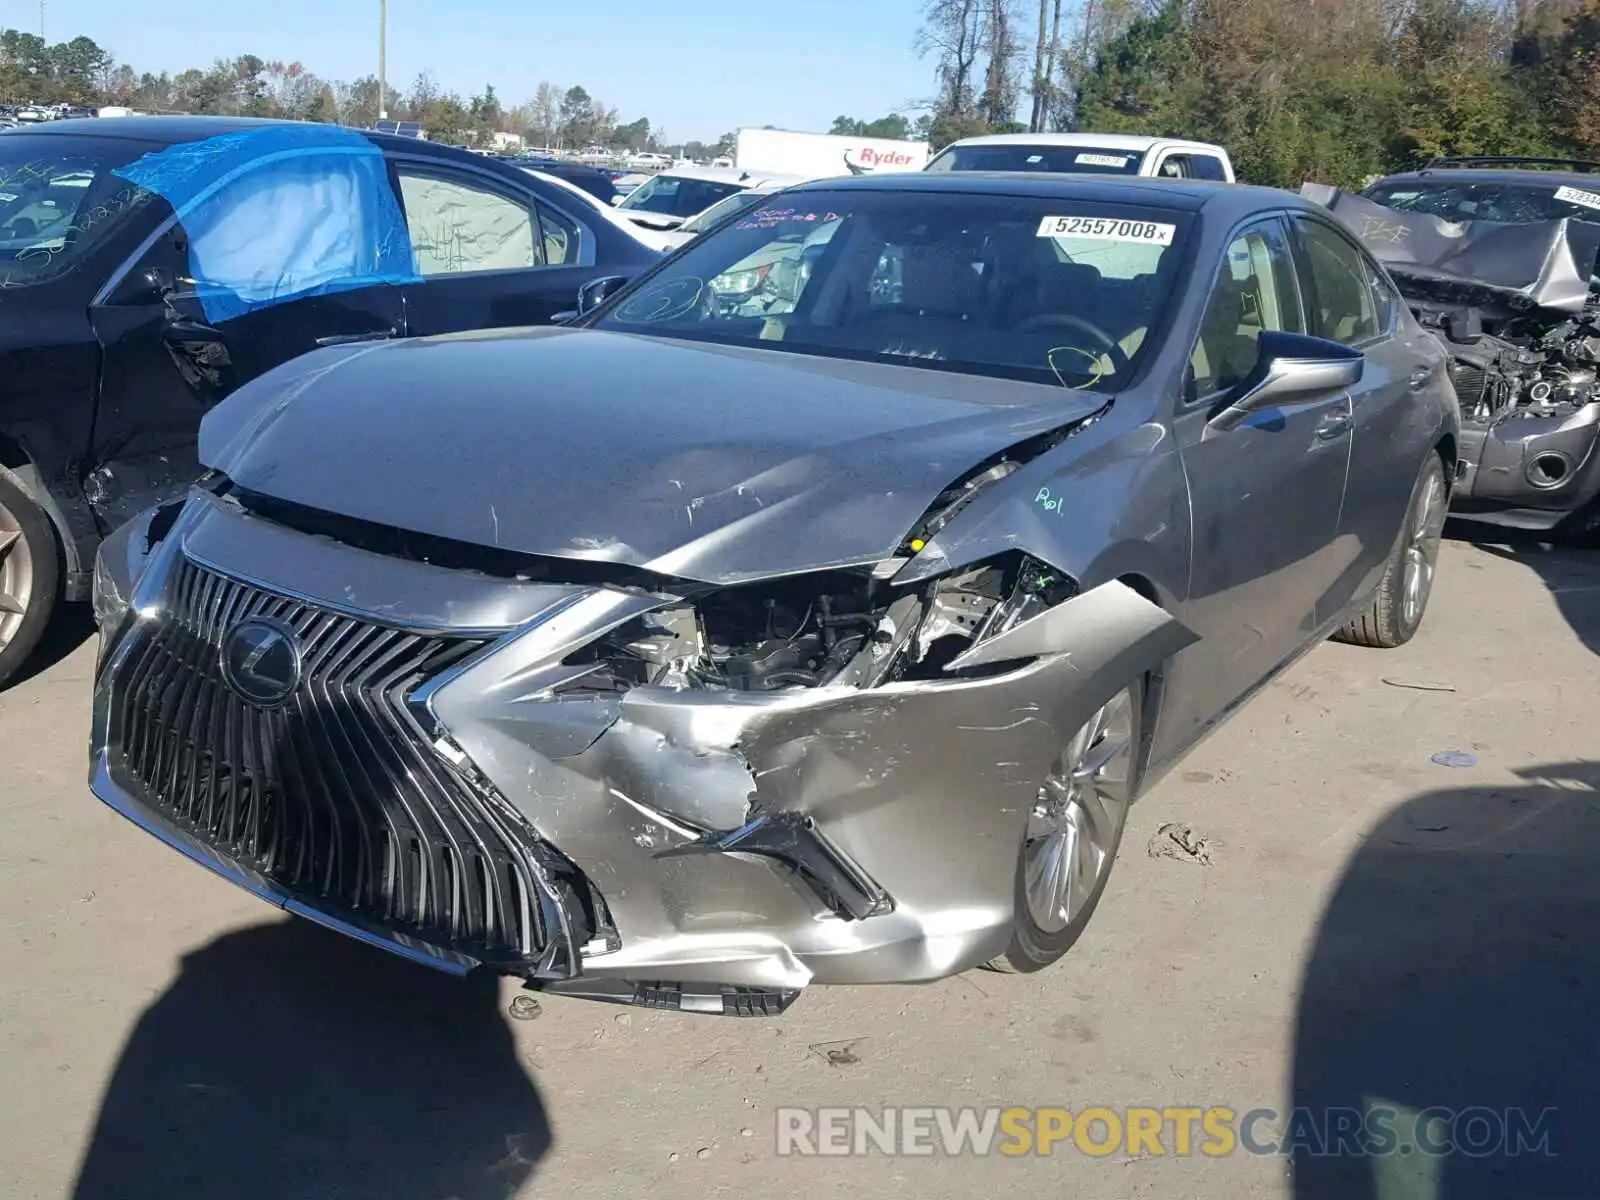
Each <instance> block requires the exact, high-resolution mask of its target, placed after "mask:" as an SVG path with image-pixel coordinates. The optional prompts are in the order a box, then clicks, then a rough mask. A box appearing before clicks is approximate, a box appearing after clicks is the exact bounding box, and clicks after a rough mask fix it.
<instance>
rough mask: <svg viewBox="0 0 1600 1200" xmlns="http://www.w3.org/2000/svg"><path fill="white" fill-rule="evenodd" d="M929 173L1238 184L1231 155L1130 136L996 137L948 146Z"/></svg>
mask: <svg viewBox="0 0 1600 1200" xmlns="http://www.w3.org/2000/svg"><path fill="white" fill-rule="evenodd" d="M924 169H925V170H928V171H1042V172H1047V173H1050V174H1080V175H1143V176H1158V177H1166V178H1175V179H1214V180H1218V181H1220V182H1224V183H1233V182H1234V175H1233V163H1232V161H1231V160H1230V159H1229V158H1228V152H1227V151H1226V150H1224V149H1223V148H1222V147H1221V146H1214V145H1212V144H1211V143H1210V142H1190V141H1183V140H1181V139H1178V138H1155V137H1140V136H1134V135H1132V134H1126V133H996V134H990V135H988V136H986V137H974V138H965V139H963V140H961V141H959V142H952V143H950V145H948V146H946V147H945V148H944V149H943V150H941V151H940V152H939V153H938V154H937V155H935V156H934V158H933V161H932V162H930V163H929V164H928V165H927V167H926V168H924Z"/></svg>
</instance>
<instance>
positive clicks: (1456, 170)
mask: <svg viewBox="0 0 1600 1200" xmlns="http://www.w3.org/2000/svg"><path fill="white" fill-rule="evenodd" d="M1413 182H1414V183H1547V184H1549V185H1550V186H1552V187H1561V186H1562V185H1564V184H1565V185H1567V186H1570V187H1579V188H1584V189H1586V190H1588V191H1591V192H1593V191H1600V174H1597V173H1595V172H1593V171H1552V170H1549V169H1547V168H1545V167H1522V168H1517V167H1431V168H1429V167H1424V168H1423V169H1422V170H1420V171H1401V172H1400V173H1399V174H1396V175H1385V176H1384V177H1383V178H1382V179H1380V180H1378V181H1377V183H1374V184H1373V185H1372V186H1373V187H1378V186H1379V185H1381V184H1385V183H1413Z"/></svg>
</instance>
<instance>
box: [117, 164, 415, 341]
mask: <svg viewBox="0 0 1600 1200" xmlns="http://www.w3.org/2000/svg"><path fill="white" fill-rule="evenodd" d="M179 226H180V229H181V234H182V236H181V237H180V236H174V237H163V238H160V239H158V240H157V242H156V244H155V245H154V246H153V247H152V248H151V250H150V251H149V252H147V253H146V255H145V257H144V259H143V260H142V262H141V263H140V265H139V270H135V271H134V272H131V273H130V278H136V277H137V276H138V274H139V272H140V270H143V269H144V268H146V267H151V266H155V267H160V268H163V269H165V270H170V271H171V272H172V273H173V275H174V277H175V280H176V282H177V284H178V294H179V296H180V297H190V298H194V299H198V300H199V302H200V304H201V306H202V308H203V310H204V313H205V316H206V318H207V319H208V320H210V321H226V320H230V319H232V318H235V317H239V316H243V315H245V314H246V313H250V312H254V311H255V310H257V309H261V308H267V307H270V306H272V305H276V304H283V303H286V302H288V301H291V300H295V299H297V298H299V297H302V296H307V295H313V294H318V293H325V292H331V291H341V290H348V289H351V288H357V287H364V286H367V285H368V284H374V283H382V282H386V281H392V280H395V279H404V278H406V277H408V276H409V275H410V274H411V263H410V261H409V259H410V256H409V255H408V254H407V252H406V246H405V228H404V221H403V219H402V217H401V214H400V210H399V206H398V205H397V204H396V203H395V200H394V192H393V189H392V188H391V187H390V185H389V177H388V171H387V168H386V166H385V164H384V162H383V160H382V159H381V158H379V157H377V156H376V155H374V156H370V157H368V156H362V155H340V154H330V155H315V154H312V155H305V156H292V157H287V158H280V159H274V160H268V161H267V162H265V163H263V164H261V165H259V166H256V167H254V168H252V169H251V170H249V171H247V172H246V173H244V174H243V175H240V176H239V177H238V178H237V179H235V180H234V181H233V182H231V183H229V184H227V185H226V186H225V187H223V188H222V189H221V190H219V191H217V192H216V193H214V194H213V195H211V196H208V197H207V198H206V199H204V200H202V201H200V202H199V203H198V204H197V205H195V206H193V207H191V208H186V209H184V210H182V211H181V212H180V213H179Z"/></svg>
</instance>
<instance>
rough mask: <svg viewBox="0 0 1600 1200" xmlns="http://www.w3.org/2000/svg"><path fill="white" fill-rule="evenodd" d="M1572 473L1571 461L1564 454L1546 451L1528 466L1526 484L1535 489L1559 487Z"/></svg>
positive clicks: (1535, 457)
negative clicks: (1531, 485)
mask: <svg viewBox="0 0 1600 1200" xmlns="http://www.w3.org/2000/svg"><path fill="white" fill-rule="evenodd" d="M1571 472H1572V461H1571V460H1570V459H1569V458H1568V457H1567V456H1566V455H1565V454H1558V453H1556V452H1555V451H1553V450H1547V451H1545V452H1544V453H1543V454H1537V455H1535V456H1534V459H1533V461H1532V462H1531V463H1529V464H1528V482H1529V483H1531V484H1533V486H1534V487H1537V488H1553V487H1559V486H1560V485H1561V484H1562V483H1564V482H1566V478H1567V476H1568V475H1569V474H1571Z"/></svg>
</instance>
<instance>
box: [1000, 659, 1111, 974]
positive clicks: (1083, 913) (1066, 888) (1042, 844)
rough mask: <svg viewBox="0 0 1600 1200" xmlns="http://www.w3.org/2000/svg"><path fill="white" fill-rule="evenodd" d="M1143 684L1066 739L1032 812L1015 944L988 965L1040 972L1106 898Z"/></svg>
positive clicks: (1021, 861) (1020, 873) (1020, 867)
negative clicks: (1103, 898)
mask: <svg viewBox="0 0 1600 1200" xmlns="http://www.w3.org/2000/svg"><path fill="white" fill-rule="evenodd" d="M1141 700H1142V689H1141V688H1140V687H1139V686H1138V685H1134V686H1131V687H1129V688H1127V689H1125V690H1124V691H1122V692H1120V693H1119V694H1118V695H1117V696H1116V697H1115V698H1114V699H1113V700H1111V702H1110V703H1108V704H1107V705H1106V706H1105V707H1104V708H1102V709H1100V710H1099V711H1098V712H1096V713H1095V714H1094V715H1093V716H1092V717H1090V718H1089V720H1088V722H1087V723H1086V724H1085V725H1084V727H1083V728H1082V729H1080V730H1078V732H1077V733H1075V734H1074V735H1073V736H1072V738H1071V739H1070V740H1069V741H1068V742H1067V745H1066V747H1065V748H1064V749H1063V750H1062V752H1061V756H1060V757H1059V758H1058V759H1057V760H1056V762H1055V765H1054V767H1053V768H1052V769H1051V772H1050V774H1049V775H1048V776H1047V777H1046V779H1045V781H1044V785H1043V786H1042V787H1041V788H1040V789H1039V796H1038V800H1037V801H1036V803H1035V804H1034V807H1033V811H1032V812H1031V813H1030V814H1029V815H1028V830H1027V834H1026V836H1025V837H1024V839H1023V843H1022V852H1021V854H1020V856H1019V858H1018V862H1017V880H1016V918H1015V926H1014V929H1013V932H1012V937H1011V945H1010V947H1009V948H1008V949H1007V950H1006V952H1005V954H1004V955H1003V956H1001V957H1000V958H997V959H995V960H994V961H992V962H991V963H990V964H989V965H990V966H991V967H992V968H994V969H995V970H998V971H1023V972H1026V971H1038V970H1041V969H1043V968H1044V967H1047V966H1049V965H1050V964H1051V963H1053V962H1055V961H1056V960H1057V959H1058V958H1060V957H1061V956H1062V955H1064V954H1065V953H1066V952H1067V951H1068V950H1070V949H1071V948H1072V945H1073V943H1074V942H1076V941H1077V940H1078V938H1079V936H1080V935H1081V934H1082V933H1083V931H1084V929H1085V928H1086V927H1087V926H1088V924H1089V918H1090V917H1092V916H1093V915H1094V910H1095V906H1096V905H1098V904H1099V903H1100V896H1101V893H1102V892H1104V891H1105V886H1106V881H1107V880H1108V879H1109V878H1110V876H1111V866H1112V864H1113V863H1114V862H1115V861H1116V857H1117V850H1118V848H1119V847H1120V846H1121V845H1122V832H1123V830H1124V829H1125V828H1126V827H1127V823H1128V807H1129V805H1130V804H1132V802H1133V798H1134V795H1135V793H1136V790H1137V780H1136V777H1135V749H1136V747H1137V746H1138V744H1139V736H1140V728H1139V714H1140V704H1141Z"/></svg>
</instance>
